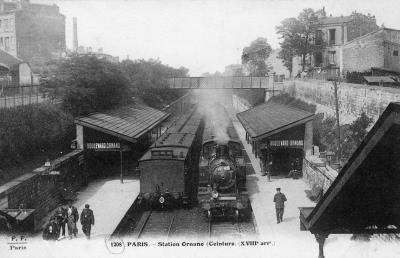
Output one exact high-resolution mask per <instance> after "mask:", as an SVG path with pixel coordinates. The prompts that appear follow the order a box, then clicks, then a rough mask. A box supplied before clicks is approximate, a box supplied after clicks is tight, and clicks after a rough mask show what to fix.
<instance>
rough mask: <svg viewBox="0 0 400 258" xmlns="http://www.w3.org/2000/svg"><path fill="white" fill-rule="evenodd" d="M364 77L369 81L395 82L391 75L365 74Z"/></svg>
mask: <svg viewBox="0 0 400 258" xmlns="http://www.w3.org/2000/svg"><path fill="white" fill-rule="evenodd" d="M364 79H365V80H366V81H367V82H391V83H394V82H395V81H394V80H393V79H392V78H390V76H364Z"/></svg>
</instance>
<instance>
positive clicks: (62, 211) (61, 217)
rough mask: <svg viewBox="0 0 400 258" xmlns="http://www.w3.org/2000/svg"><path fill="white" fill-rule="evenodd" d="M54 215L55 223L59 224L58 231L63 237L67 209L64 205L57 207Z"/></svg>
mask: <svg viewBox="0 0 400 258" xmlns="http://www.w3.org/2000/svg"><path fill="white" fill-rule="evenodd" d="M54 216H55V217H56V220H57V224H58V226H59V229H58V231H60V235H62V237H65V224H66V223H67V209H66V208H64V207H59V208H58V209H57V211H56V213H55V214H54ZM60 237H61V236H60Z"/></svg>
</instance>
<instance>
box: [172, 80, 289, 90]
mask: <svg viewBox="0 0 400 258" xmlns="http://www.w3.org/2000/svg"><path fill="white" fill-rule="evenodd" d="M274 79H275V80H274ZM274 81H275V82H274ZM167 82H168V86H167V87H168V88H170V89H265V90H271V91H273V90H280V89H281V88H282V83H279V82H277V81H276V78H275V76H265V77H253V76H215V77H173V78H168V79H167Z"/></svg>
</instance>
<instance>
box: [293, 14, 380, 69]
mask: <svg viewBox="0 0 400 258" xmlns="http://www.w3.org/2000/svg"><path fill="white" fill-rule="evenodd" d="M318 22H319V24H318V29H317V32H316V35H315V43H316V44H324V45H325V46H324V48H323V50H322V51H317V52H315V53H314V54H313V55H312V56H308V58H306V64H305V67H308V68H312V67H329V68H339V69H340V71H343V60H344V58H345V56H344V54H343V46H344V45H345V44H347V42H350V41H352V40H354V39H356V38H358V37H362V36H364V35H366V34H368V33H370V32H373V31H376V30H378V29H379V26H377V25H376V19H375V16H372V15H370V14H368V15H364V14H361V13H356V12H354V13H352V14H351V15H349V16H337V17H332V16H329V17H327V16H326V14H325V11H322V12H319V20H318ZM301 71H302V64H301V58H300V57H295V58H294V59H293V74H297V73H299V72H301Z"/></svg>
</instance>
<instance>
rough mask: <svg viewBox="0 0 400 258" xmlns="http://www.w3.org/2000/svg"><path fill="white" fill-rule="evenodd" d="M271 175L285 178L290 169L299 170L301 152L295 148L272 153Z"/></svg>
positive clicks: (300, 166) (277, 150) (301, 158)
mask: <svg viewBox="0 0 400 258" xmlns="http://www.w3.org/2000/svg"><path fill="white" fill-rule="evenodd" d="M271 159H272V175H273V176H287V175H288V174H289V172H290V170H292V169H298V170H301V168H302V165H303V164H302V162H303V150H302V149H295V148H284V149H276V150H273V151H272V154H271Z"/></svg>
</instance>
